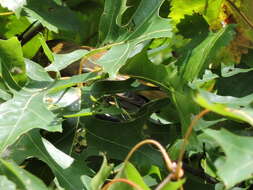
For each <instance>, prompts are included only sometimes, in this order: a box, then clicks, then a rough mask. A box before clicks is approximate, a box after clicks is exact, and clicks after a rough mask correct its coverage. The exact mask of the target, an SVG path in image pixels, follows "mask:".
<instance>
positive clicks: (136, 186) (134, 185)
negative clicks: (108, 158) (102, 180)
mask: <svg viewBox="0 0 253 190" xmlns="http://www.w3.org/2000/svg"><path fill="white" fill-rule="evenodd" d="M118 182H122V183H126V184H128V185H130V186H132V187H133V188H135V189H137V190H143V189H142V188H141V187H140V186H139V185H137V184H135V183H134V182H132V181H130V180H128V179H124V178H117V179H113V180H112V181H110V182H109V183H107V184H106V185H105V186H104V187H103V188H102V190H108V189H109V187H110V186H111V185H113V184H114V183H118Z"/></svg>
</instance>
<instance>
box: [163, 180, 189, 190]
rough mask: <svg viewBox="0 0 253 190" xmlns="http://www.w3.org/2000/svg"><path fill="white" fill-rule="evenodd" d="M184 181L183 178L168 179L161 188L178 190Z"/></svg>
mask: <svg viewBox="0 0 253 190" xmlns="http://www.w3.org/2000/svg"><path fill="white" fill-rule="evenodd" d="M184 183H185V179H180V180H178V181H170V182H169V183H167V184H166V185H165V186H164V187H163V188H162V189H161V190H178V189H179V188H180V187H182V185H183V184H184Z"/></svg>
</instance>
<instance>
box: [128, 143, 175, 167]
mask: <svg viewBox="0 0 253 190" xmlns="http://www.w3.org/2000/svg"><path fill="white" fill-rule="evenodd" d="M145 144H153V145H155V146H156V147H157V148H158V149H159V150H160V152H161V154H162V156H163V159H164V161H165V164H166V167H167V169H168V170H169V171H170V172H174V171H175V167H174V165H173V163H172V161H171V160H170V157H169V155H168V154H167V152H166V150H165V148H164V147H163V146H162V145H161V144H160V143H159V142H157V141H155V140H152V139H147V140H144V141H141V142H140V143H138V144H137V145H135V146H134V147H133V148H132V150H131V151H130V152H129V153H128V155H127V157H126V159H125V161H124V162H125V163H126V162H128V161H129V159H130V157H131V156H132V155H133V153H134V152H135V151H136V150H138V149H139V148H140V147H141V146H143V145H145Z"/></svg>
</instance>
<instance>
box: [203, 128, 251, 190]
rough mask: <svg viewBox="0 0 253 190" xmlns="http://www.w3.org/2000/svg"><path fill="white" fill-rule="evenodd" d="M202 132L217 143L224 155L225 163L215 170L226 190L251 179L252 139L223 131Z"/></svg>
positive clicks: (208, 130)
mask: <svg viewBox="0 0 253 190" xmlns="http://www.w3.org/2000/svg"><path fill="white" fill-rule="evenodd" d="M204 132H205V133H206V134H207V135H209V136H211V137H212V138H213V139H214V140H215V141H217V142H218V143H219V145H220V146H221V147H222V149H223V150H224V152H225V154H226V159H225V163H224V164H223V165H219V167H218V168H217V170H218V175H219V177H220V178H221V179H222V181H223V182H224V184H225V186H226V188H230V187H232V186H234V185H236V184H237V183H239V182H241V181H243V180H245V179H249V178H251V177H252V170H253V167H252V158H253V154H252V151H251V150H252V146H253V139H252V137H242V136H238V135H235V134H233V133H231V132H228V131H227V130H225V129H222V130H220V131H216V130H211V129H207V130H205V131H204Z"/></svg>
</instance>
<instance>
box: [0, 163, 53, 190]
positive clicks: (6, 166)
mask: <svg viewBox="0 0 253 190" xmlns="http://www.w3.org/2000/svg"><path fill="white" fill-rule="evenodd" d="M0 174H1V175H5V176H7V177H8V179H10V180H12V181H13V182H15V184H16V185H17V188H18V189H20V190H30V189H36V190H48V188H47V187H46V185H45V184H44V183H43V182H42V181H41V180H40V179H38V178H37V177H35V176H33V175H31V174H30V173H29V172H27V171H26V170H24V169H21V168H19V167H18V166H16V165H15V164H11V163H9V162H6V161H4V160H2V159H0ZM5 188H6V187H4V189H5ZM8 190H9V189H8Z"/></svg>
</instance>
